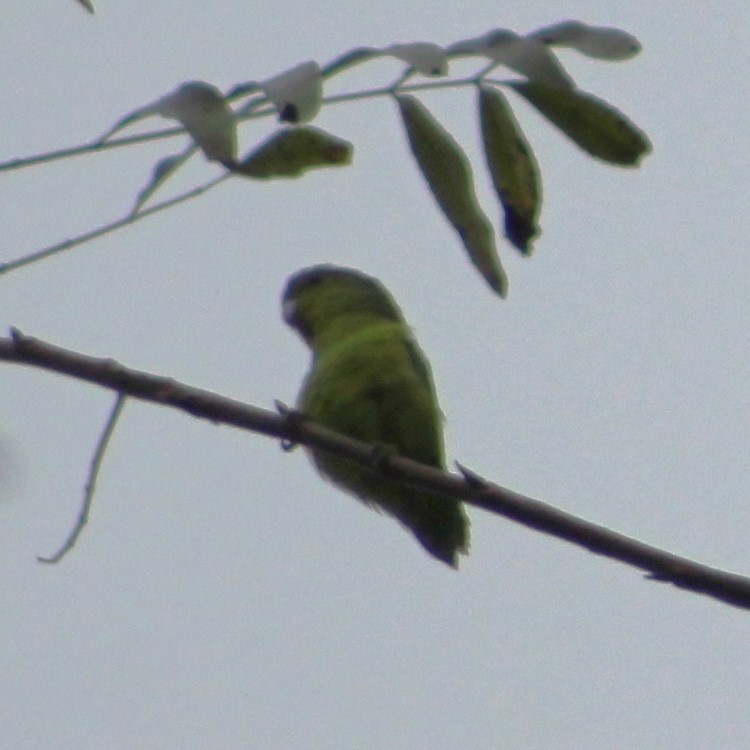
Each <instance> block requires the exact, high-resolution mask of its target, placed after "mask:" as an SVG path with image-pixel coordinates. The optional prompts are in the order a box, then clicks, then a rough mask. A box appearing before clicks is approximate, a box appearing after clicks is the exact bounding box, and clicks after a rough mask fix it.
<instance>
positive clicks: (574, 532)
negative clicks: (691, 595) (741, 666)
mask: <svg viewBox="0 0 750 750" xmlns="http://www.w3.org/2000/svg"><path fill="white" fill-rule="evenodd" d="M0 360H4V361H7V362H12V363H16V364H22V365H29V366H32V367H38V368H42V369H46V370H50V371H52V372H57V373H61V374H64V375H68V376H70V377H74V378H77V379H79V380H84V381H87V382H90V383H95V384H97V385H99V386H101V387H103V388H109V389H112V390H115V391H117V392H118V393H122V394H125V395H127V396H132V397H134V398H138V399H142V400H145V401H150V402H153V403H157V404H161V405H164V406H169V407H172V408H176V409H181V410H183V411H186V412H188V413H189V414H191V415H193V416H196V417H200V418H203V419H209V420H211V421H212V422H215V423H220V424H227V425H233V426H235V427H241V428H243V429H247V430H251V431H253V432H257V433H260V434H263V435H268V436H271V437H274V438H279V439H284V440H286V441H287V442H289V441H294V442H297V443H300V444H302V445H306V446H309V447H315V448H316V449H320V450H325V451H328V452H330V453H333V454H335V455H337V456H340V457H342V458H346V459H348V460H350V461H355V462H357V463H359V464H362V465H366V466H368V467H370V468H371V469H372V470H373V471H382V472H383V473H384V474H385V475H386V476H388V477H389V478H391V479H395V480H397V481H402V482H404V483H405V484H408V485H411V486H415V487H419V488H421V489H425V490H431V491H434V492H436V493H439V494H441V495H445V496H446V497H452V498H458V499H462V500H464V501H465V502H467V503H469V504H471V505H475V506H476V507H478V508H483V509H485V510H488V511H490V512H492V513H495V514H498V515H500V516H503V517H505V518H508V519H511V520H513V521H515V522H517V523H520V524H523V525H524V526H527V527H529V528H531V529H535V530H536V531H541V532H543V533H545V534H549V535H551V536H554V537H557V538H559V539H563V540H565V541H567V542H571V543H573V544H575V545H577V546H579V547H583V548H584V549H586V550H588V551H590V552H594V553H596V554H598V555H602V556H604V557H607V558H610V559H612V560H617V561H619V562H622V563H626V564H627V565H631V566H633V567H636V568H639V569H641V570H643V571H646V572H647V573H648V578H649V579H650V580H655V581H661V582H668V583H671V584H673V585H674V586H677V587H679V588H682V589H685V590H688V591H692V592H695V593H700V594H704V595H706V596H710V597H713V598H714V599H717V600H719V601H721V602H724V603H727V604H731V605H733V606H736V607H740V608H742V609H750V578H747V577H745V576H741V575H736V574H734V573H728V572H726V571H723V570H719V569H717V568H711V567H708V566H706V565H702V564H700V563H697V562H695V561H693V560H690V559H688V558H685V557H679V556H677V555H673V554H671V553H670V552H666V551H664V550H662V549H659V548H658V547H653V546H651V545H648V544H644V543H643V542H639V541H638V540H636V539H633V538H631V537H628V536H625V535H624V534H619V533H617V532H615V531H611V530H609V529H607V528H604V527H603V526H599V525H598V524H594V523H591V522H590V521H586V520H584V519H582V518H578V517H577V516H574V515H572V514H570V513H565V512H564V511H561V510H558V509H557V508H555V507H553V506H551V505H548V504H547V503H543V502H541V501H539V500H535V499H533V498H530V497H525V496H524V495H521V494H519V493H517V492H513V491H512V490H509V489H506V488H503V487H500V486H498V485H496V484H493V483H491V482H489V481H486V480H484V479H483V478H482V477H480V476H478V475H477V474H476V473H474V472H471V471H470V470H469V469H466V468H464V467H461V471H462V474H461V475H458V474H451V473H448V472H443V471H439V470H438V469H435V468H434V467H431V466H425V465H424V464H419V463H417V462H416V461H411V460H409V459H407V458H404V457H402V456H395V455H394V456H386V457H383V459H382V461H381V462H380V464H379V466H378V467H373V463H372V456H373V447H372V446H371V445H368V444H366V443H361V442H359V441H357V440H352V439H351V438H348V437H345V436H344V435H339V434H338V433H335V432H332V431H331V430H328V429H325V428H324V427H321V426H320V425H317V424H314V423H311V422H309V421H306V420H305V419H304V418H303V419H299V417H298V416H297V417H295V418H294V419H292V420H291V421H290V419H289V418H288V416H286V415H284V414H279V413H278V412H277V411H270V410H268V409H260V408H258V407H255V406H251V405H249V404H245V403H242V402H240V401H236V400H234V399H230V398H226V397H223V396H219V395H217V394H215V393H210V392H209V391H204V390H200V389H198V388H193V387H191V386H189V385H186V384H183V383H179V382H177V381H175V380H172V379H170V378H164V377H160V376H157V375H151V374H149V373H145V372H140V371H137V370H132V369H129V368H126V367H123V366H122V365H120V364H118V363H117V362H114V361H113V360H111V359H99V358H96V357H90V356H87V355H84V354H79V353H77V352H74V351H70V350H68V349H63V348H61V347H57V346H54V345H52V344H47V343H45V342H43V341H39V340H38V339H34V338H31V337H28V336H24V335H23V334H22V333H20V332H19V331H15V330H14V331H12V335H11V337H10V338H2V337H0Z"/></svg>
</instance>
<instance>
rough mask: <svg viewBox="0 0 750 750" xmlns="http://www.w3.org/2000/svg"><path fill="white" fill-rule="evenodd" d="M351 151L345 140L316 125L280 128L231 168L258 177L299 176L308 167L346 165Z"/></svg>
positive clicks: (351, 148)
mask: <svg viewBox="0 0 750 750" xmlns="http://www.w3.org/2000/svg"><path fill="white" fill-rule="evenodd" d="M352 151H353V146H352V144H351V143H349V141H345V140H343V139H342V138H338V137H336V136H335V135H331V134H330V133H326V131H325V130H321V129H320V128H314V127H312V126H310V125H308V126H306V127H295V128H284V129H283V130H280V131H279V132H278V133H275V134H274V135H273V136H271V137H270V138H269V139H268V140H267V141H266V142H265V143H263V144H261V145H260V146H259V147H258V148H256V149H255V150H254V151H252V152H251V153H250V154H249V155H248V156H247V157H245V159H243V160H242V162H241V163H240V164H239V165H237V167H235V169H234V171H235V172H237V173H238V174H241V175H245V176H246V177H252V178H255V179H258V180H264V179H272V178H274V177H301V176H302V175H303V174H304V173H305V172H307V171H308V170H310V169H319V168H321V167H340V166H346V165H347V164H349V163H351V160H352Z"/></svg>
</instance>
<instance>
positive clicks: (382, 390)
mask: <svg viewBox="0 0 750 750" xmlns="http://www.w3.org/2000/svg"><path fill="white" fill-rule="evenodd" d="M282 311H283V317H284V320H285V321H286V323H287V324H288V325H290V326H291V327H292V328H293V329H295V330H296V331H297V332H298V333H299V334H300V336H301V337H302V339H303V340H304V342H305V343H306V344H307V346H308V347H309V348H310V349H311V352H312V364H311V367H310V370H309V372H308V373H307V375H306V377H305V379H304V381H303V383H302V387H301V389H300V393H299V396H298V399H297V409H298V411H299V412H301V414H302V415H303V416H304V417H305V418H309V419H311V420H313V421H314V422H317V423H318V424H321V425H323V426H324V427H328V428H329V429H332V430H335V431H336V432H339V433H342V434H344V435H347V436H349V437H352V438H355V439H357V440H361V441H364V442H368V443H372V444H374V445H375V446H376V449H377V448H378V447H380V448H382V449H384V450H394V451H395V452H396V453H397V454H399V455H402V456H406V457H407V458H410V459H413V460H415V461H419V462H421V463H424V464H428V465H430V466H434V467H435V468H438V469H444V468H445V458H444V445H443V429H442V413H441V411H440V408H439V406H438V400H437V395H436V392H435V387H434V385H433V381H432V374H431V370H430V366H429V363H428V361H427V359H426V358H425V356H424V354H423V353H422V351H421V350H420V348H419V346H418V345H417V343H416V341H415V339H414V337H413V336H412V333H411V330H410V328H409V326H408V325H407V323H406V321H405V320H404V317H403V315H402V313H401V310H400V309H399V307H398V305H397V304H396V302H395V301H394V299H393V297H392V296H391V295H390V293H389V292H388V290H387V289H386V288H385V287H384V286H383V284H382V283H381V282H380V281H379V280H378V279H376V278H374V277H372V276H368V275H366V274H364V273H361V272H360V271H357V270H354V269H351V268H345V267H340V266H334V265H318V266H312V267H310V268H305V269H302V270H301V271H298V272H297V273H295V274H294V275H292V276H291V277H290V278H289V280H288V282H287V285H286V289H285V290H284V293H283V298H282ZM307 451H308V453H309V454H310V457H311V458H312V461H313V463H314V464H315V466H316V468H317V469H318V471H319V472H320V473H321V474H322V475H323V477H324V478H326V479H328V480H329V481H330V482H332V483H333V484H334V485H336V486H338V487H339V488H340V489H343V490H344V491H346V492H348V493H349V494H351V495H354V496H355V497H357V498H358V499H360V500H362V501H363V502H364V503H365V504H366V505H368V506H370V507H373V508H375V509H376V510H381V511H384V512H385V513H387V514H389V515H391V516H393V517H395V518H396V519H397V520H398V521H400V522H401V524H403V526H405V527H406V528H407V529H408V530H409V531H411V532H412V534H414V536H415V537H416V538H417V540H418V541H419V543H420V544H421V545H422V546H423V547H424V548H425V549H426V550H427V551H428V552H429V553H430V554H431V555H433V556H434V557H436V558H437V559H438V560H440V561H442V562H444V563H446V564H447V565H449V566H451V567H453V568H458V555H459V554H467V553H468V546H469V524H468V519H467V517H466V514H465V512H464V509H463V505H462V503H460V502H459V501H457V500H454V499H451V498H446V497H444V496H441V495H438V494H437V493H432V492H428V491H425V490H419V489H415V488H413V487H408V486H406V485H404V484H401V483H399V482H398V481H396V480H393V479H389V478H387V477H383V476H382V475H379V474H378V473H377V472H376V471H375V470H374V468H370V467H366V466H362V465H360V464H356V463H354V462H352V461H348V460H346V459H344V458H341V457H339V456H334V455H332V454H330V453H326V452H325V451H322V450H319V449H316V448H307Z"/></svg>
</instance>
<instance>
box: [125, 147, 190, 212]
mask: <svg viewBox="0 0 750 750" xmlns="http://www.w3.org/2000/svg"><path fill="white" fill-rule="evenodd" d="M194 151H195V146H193V145H192V144H190V146H189V147H188V148H187V149H185V150H184V151H183V152H182V153H181V154H174V155H172V156H167V157H165V158H164V159H161V160H160V161H159V162H158V163H157V165H156V166H155V167H154V170H153V172H152V174H151V179H150V180H149V182H148V184H147V185H146V186H145V187H144V188H143V189H142V190H141V191H140V192H139V193H138V197H137V198H136V201H135V205H134V206H133V211H132V213H133V214H136V213H138V211H140V210H141V208H143V206H144V204H145V203H146V202H147V201H148V200H150V198H151V196H152V195H153V194H154V193H155V192H156V191H157V190H158V189H159V188H160V187H161V186H162V185H163V184H164V183H165V182H166V181H167V180H168V179H169V178H170V177H171V176H172V175H173V174H174V173H175V172H176V171H177V170H178V169H179V168H180V167H181V166H182V165H183V164H184V163H185V162H186V161H187V160H188V159H189V158H190V157H191V156H192V155H193V153H194Z"/></svg>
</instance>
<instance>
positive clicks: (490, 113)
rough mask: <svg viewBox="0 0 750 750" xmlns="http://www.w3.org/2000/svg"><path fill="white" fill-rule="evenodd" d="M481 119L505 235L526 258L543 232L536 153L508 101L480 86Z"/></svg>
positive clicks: (494, 91) (486, 154) (488, 164)
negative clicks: (540, 217)
mask: <svg viewBox="0 0 750 750" xmlns="http://www.w3.org/2000/svg"><path fill="white" fill-rule="evenodd" d="M479 119H480V122H481V126H482V140H483V142H484V154H485V157H486V159H487V167H488V169H489V171H490V175H491V176H492V183H493V184H494V186H495V191H496V192H497V196H498V198H499V199H500V203H501V204H502V206H503V209H504V211H505V236H506V237H507V238H508V239H509V240H510V241H511V242H512V243H513V245H514V246H515V247H517V248H518V249H519V250H520V251H521V252H522V253H523V254H524V255H528V254H530V253H531V250H532V248H531V245H530V242H531V240H533V239H534V237H535V236H536V235H537V234H538V233H539V226H538V225H537V217H538V216H539V210H540V207H541V200H542V198H541V183H540V179H539V169H538V167H537V163H536V158H535V157H534V152H533V151H532V149H531V146H530V145H529V143H528V141H527V140H526V137H525V136H524V134H523V131H522V130H521V128H520V126H519V125H518V121H517V120H516V118H515V116H514V115H513V111H512V110H511V108H510V106H509V104H508V100H507V99H506V98H505V96H504V95H503V94H502V93H501V92H500V91H498V90H497V89H495V88H490V87H488V86H480V87H479Z"/></svg>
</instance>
